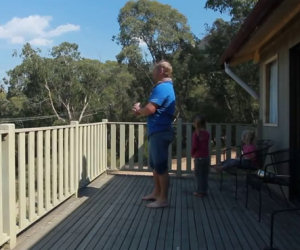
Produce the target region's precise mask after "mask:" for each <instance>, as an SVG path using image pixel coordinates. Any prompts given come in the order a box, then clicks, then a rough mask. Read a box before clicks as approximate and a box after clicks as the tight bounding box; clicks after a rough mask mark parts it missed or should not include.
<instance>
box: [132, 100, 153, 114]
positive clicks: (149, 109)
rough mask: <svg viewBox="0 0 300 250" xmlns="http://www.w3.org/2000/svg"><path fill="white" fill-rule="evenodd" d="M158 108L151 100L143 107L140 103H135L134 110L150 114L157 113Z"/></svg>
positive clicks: (136, 112) (137, 112)
mask: <svg viewBox="0 0 300 250" xmlns="http://www.w3.org/2000/svg"><path fill="white" fill-rule="evenodd" d="M157 108H158V106H157V104H155V103H153V102H149V103H148V104H147V105H146V106H145V107H143V108H141V107H140V105H139V104H135V105H134V107H133V111H134V113H135V114H136V115H140V116H149V115H152V114H154V113H155V111H156V109H157Z"/></svg>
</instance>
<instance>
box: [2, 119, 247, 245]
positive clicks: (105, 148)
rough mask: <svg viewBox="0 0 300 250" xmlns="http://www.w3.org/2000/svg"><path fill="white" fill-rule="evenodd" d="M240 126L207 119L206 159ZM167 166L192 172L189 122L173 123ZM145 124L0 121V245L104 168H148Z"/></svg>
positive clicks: (216, 155) (216, 157) (233, 138)
mask: <svg viewBox="0 0 300 250" xmlns="http://www.w3.org/2000/svg"><path fill="white" fill-rule="evenodd" d="M245 127H246V126H245V125H236V124H208V130H209V131H210V133H211V135H212V137H211V139H212V143H211V144H210V151H211V155H212V157H211V161H212V163H213V161H216V162H219V161H220V160H221V148H222V147H223V146H229V145H234V144H235V142H239V141H240V134H241V131H242V130H243V129H244V128H245ZM174 128H175V131H176V135H175V139H174V141H173V143H172V145H171V146H170V148H169V159H170V161H169V168H170V171H171V172H173V173H176V174H178V175H181V174H184V173H190V172H191V171H192V161H191V153H190V150H191V136H192V125H191V124H190V123H182V121H181V119H179V120H178V121H177V123H176V124H175V125H174ZM147 148H148V142H147V138H146V128H145V123H114V122H107V120H103V121H102V122H101V123H94V124H80V125H79V124H78V122H72V123H71V125H69V126H58V127H43V128H29V129H15V126H14V125H13V124H3V125H1V124H0V204H1V205H0V246H1V245H2V244H4V243H6V242H8V241H9V243H10V247H11V248H13V247H14V246H15V243H16V235H17V234H18V233H20V232H21V231H22V230H24V229H26V228H27V227H28V226H30V225H31V224H32V223H34V222H35V221H36V220H38V219H40V218H41V217H42V216H44V215H45V214H46V213H48V212H49V211H51V210H52V209H53V208H55V207H56V206H58V205H59V204H60V203H62V202H64V201H65V200H66V199H68V198H69V197H70V196H72V195H77V191H78V189H79V187H81V186H84V185H86V184H88V183H89V182H91V181H92V180H94V179H95V178H97V177H98V176H99V175H100V174H102V173H104V172H105V171H106V170H112V171H114V170H127V171H150V169H149V168H148V164H147Z"/></svg>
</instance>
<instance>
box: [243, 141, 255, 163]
mask: <svg viewBox="0 0 300 250" xmlns="http://www.w3.org/2000/svg"><path fill="white" fill-rule="evenodd" d="M255 150H256V147H255V145H253V144H248V145H246V144H245V145H243V154H246V153H250V152H253V151H255ZM244 158H245V159H252V160H254V159H255V153H252V154H246V155H245V157H244Z"/></svg>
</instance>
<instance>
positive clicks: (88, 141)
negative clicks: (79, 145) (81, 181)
mask: <svg viewBox="0 0 300 250" xmlns="http://www.w3.org/2000/svg"><path fill="white" fill-rule="evenodd" d="M86 145H87V150H86V155H87V157H86V161H87V179H91V127H90V126H87V144H86Z"/></svg>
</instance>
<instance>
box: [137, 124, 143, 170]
mask: <svg viewBox="0 0 300 250" xmlns="http://www.w3.org/2000/svg"><path fill="white" fill-rule="evenodd" d="M138 129H139V130H138V162H139V170H142V169H143V165H144V125H139V126H138Z"/></svg>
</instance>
